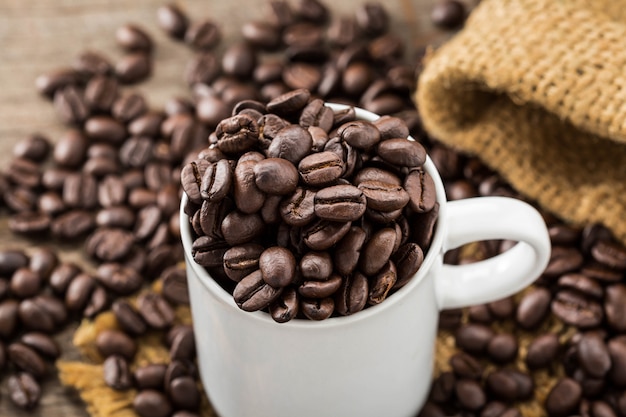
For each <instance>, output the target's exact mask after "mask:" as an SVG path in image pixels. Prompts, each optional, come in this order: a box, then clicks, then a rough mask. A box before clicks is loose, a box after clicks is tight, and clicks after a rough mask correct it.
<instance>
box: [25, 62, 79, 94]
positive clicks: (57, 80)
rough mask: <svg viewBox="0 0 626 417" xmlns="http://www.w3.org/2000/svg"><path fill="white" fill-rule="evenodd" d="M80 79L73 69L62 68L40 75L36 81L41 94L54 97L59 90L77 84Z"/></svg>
mask: <svg viewBox="0 0 626 417" xmlns="http://www.w3.org/2000/svg"><path fill="white" fill-rule="evenodd" d="M80 78H81V77H80V75H79V74H78V73H77V72H76V70H74V69H73V68H61V69H57V70H53V71H50V72H48V73H45V74H41V75H39V76H38V77H37V78H36V79H35V87H36V88H37V90H38V91H39V92H40V93H41V94H44V95H46V96H49V97H52V96H54V93H55V92H56V91H57V90H59V89H62V88H63V87H66V86H68V85H74V84H77V83H78V82H79V81H80Z"/></svg>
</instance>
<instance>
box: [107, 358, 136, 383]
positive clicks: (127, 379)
mask: <svg viewBox="0 0 626 417" xmlns="http://www.w3.org/2000/svg"><path fill="white" fill-rule="evenodd" d="M102 375H103V379H104V383H105V384H107V386H109V387H111V388H113V389H114V390H117V391H124V390H127V389H129V388H131V387H132V385H133V381H132V375H131V373H130V369H129V367H128V362H127V361H126V359H125V358H124V357H122V356H119V355H111V356H109V357H107V358H106V359H105V360H104V362H103V363H102Z"/></svg>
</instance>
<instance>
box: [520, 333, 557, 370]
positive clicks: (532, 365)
mask: <svg viewBox="0 0 626 417" xmlns="http://www.w3.org/2000/svg"><path fill="white" fill-rule="evenodd" d="M558 351H559V339H558V336H557V335H556V334H554V333H546V334H543V335H540V336H538V337H537V338H536V339H534V340H533V341H532V342H531V343H530V345H529V346H528V350H527V353H526V365H527V366H528V368H529V369H539V368H544V367H547V366H549V365H550V364H551V363H553V361H554V359H555V358H556V356H557V354H558Z"/></svg>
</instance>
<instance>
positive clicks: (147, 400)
mask: <svg viewBox="0 0 626 417" xmlns="http://www.w3.org/2000/svg"><path fill="white" fill-rule="evenodd" d="M164 7H166V6H164ZM133 410H135V412H136V413H137V414H139V416H141V417H169V416H170V414H172V404H171V403H170V401H169V400H168V399H167V396H166V395H165V394H163V393H161V392H159V391H156V390H153V389H146V390H142V391H140V392H139V393H138V394H137V395H136V396H135V398H134V399H133Z"/></svg>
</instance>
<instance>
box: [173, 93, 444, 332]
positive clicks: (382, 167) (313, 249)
mask: <svg viewBox="0 0 626 417" xmlns="http://www.w3.org/2000/svg"><path fill="white" fill-rule="evenodd" d="M233 113H234V114H235V115H234V116H232V117H229V118H227V119H224V120H222V121H221V122H220V123H219V124H218V125H217V127H216V129H215V143H214V144H212V145H211V146H210V147H209V148H207V149H206V150H205V151H203V152H202V153H201V154H200V155H199V157H198V159H196V160H195V161H192V162H190V163H189V164H187V165H186V166H185V167H183V169H182V173H181V181H182V186H183V190H184V191H185V193H186V195H187V204H186V206H185V208H184V210H185V213H187V214H188V215H189V221H190V223H191V226H192V229H193V231H194V232H195V235H196V236H195V238H194V241H193V245H192V250H193V257H194V260H195V261H196V262H197V263H199V264H200V265H202V266H205V267H207V269H208V270H209V272H210V274H211V275H212V276H213V277H214V278H216V279H217V280H218V281H219V282H223V278H224V277H227V278H229V279H230V280H231V281H232V282H233V283H236V285H235V287H234V289H233V297H234V299H235V302H236V303H237V305H238V306H239V307H240V308H242V309H243V310H246V311H256V310H264V309H266V308H267V309H268V310H269V312H270V314H271V316H272V318H273V319H274V320H275V321H277V322H279V323H283V322H286V321H289V320H291V319H293V318H297V317H303V318H308V319H310V320H323V319H326V318H329V317H331V316H332V315H333V314H334V315H350V314H354V313H357V312H359V311H361V310H362V309H364V308H365V307H366V306H368V305H375V304H379V303H381V302H382V301H383V300H384V299H385V298H386V297H387V295H388V294H389V293H390V292H392V291H395V290H397V289H398V288H401V287H402V286H403V285H405V284H406V283H407V282H408V281H409V280H410V279H411V278H412V277H413V275H415V273H416V272H417V271H418V269H419V267H420V266H421V264H422V262H423V260H424V252H425V251H426V250H427V249H428V247H429V246H430V241H431V238H432V234H433V228H434V225H435V222H436V219H437V213H438V209H437V207H438V205H437V200H436V191H435V183H434V181H433V179H432V177H431V176H430V175H429V174H428V172H426V171H425V170H424V167H423V166H424V163H425V162H426V150H425V149H424V147H423V146H422V145H421V144H420V143H418V142H416V141H413V140H409V139H408V138H407V136H408V135H409V129H408V127H407V125H406V123H404V121H402V120H401V119H399V118H397V117H390V116H384V117H381V118H379V119H377V120H376V121H374V122H368V121H365V120H357V119H356V115H355V111H354V107H347V108H346V109H345V110H343V111H338V112H333V111H332V110H331V108H329V107H327V106H325V105H324V102H323V101H322V100H321V99H319V98H312V97H311V93H310V92H309V91H308V90H306V89H299V90H294V91H290V92H288V93H285V94H282V95H280V96H278V97H276V98H274V99H273V100H271V101H270V102H269V103H267V105H265V104H263V103H261V102H258V101H252V100H247V101H241V102H239V103H238V104H237V105H236V106H235V108H234V110H233ZM225 286H226V287H227V288H228V287H231V285H228V283H227V284H225ZM299 313H301V314H300V315H299Z"/></svg>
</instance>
